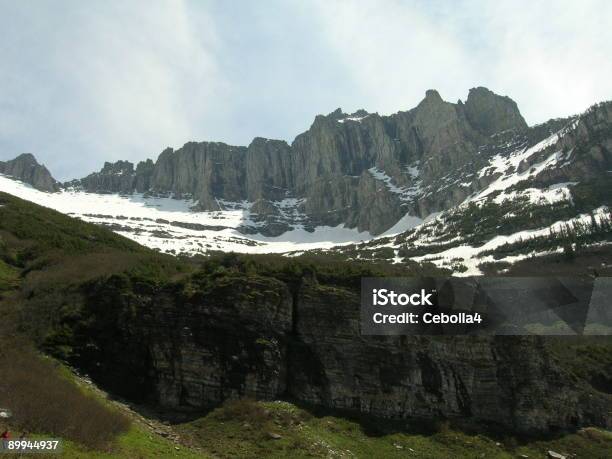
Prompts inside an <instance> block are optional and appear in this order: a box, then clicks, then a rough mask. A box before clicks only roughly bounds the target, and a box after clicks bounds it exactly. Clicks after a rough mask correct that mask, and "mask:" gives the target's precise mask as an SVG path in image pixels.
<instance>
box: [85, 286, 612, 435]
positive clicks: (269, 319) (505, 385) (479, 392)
mask: <svg viewBox="0 0 612 459" xmlns="http://www.w3.org/2000/svg"><path fill="white" fill-rule="evenodd" d="M130 288H131V287H130ZM130 291H131V290H130V289H129V288H128V289H127V290H122V288H118V287H117V285H116V282H115V281H112V279H111V281H109V283H107V284H103V285H100V286H99V287H98V288H97V289H96V290H94V291H93V292H92V293H91V295H92V296H91V298H90V306H89V307H90V308H92V309H93V310H94V311H95V315H96V322H97V323H98V324H100V323H101V320H102V321H106V326H108V327H110V329H112V330H114V332H113V333H112V334H109V333H104V332H100V329H98V328H96V329H94V330H84V331H83V336H86V337H87V338H86V339H87V340H88V341H87V342H84V343H83V346H82V349H81V351H80V352H82V353H81V354H80V355H81V360H82V362H83V363H84V364H86V365H88V366H89V368H87V369H88V370H89V371H91V372H92V375H94V376H96V377H98V378H99V379H100V380H102V381H103V382H106V383H107V384H109V385H110V386H114V387H115V388H116V389H117V390H118V391H120V392H123V393H124V394H126V395H128V396H133V397H140V398H144V399H147V400H149V401H153V402H155V403H157V404H159V405H161V406H164V407H166V408H171V409H176V410H201V409H204V408H206V407H209V406H211V405H214V404H217V403H219V402H221V401H223V400H225V399H227V398H235V397H254V398H258V399H266V400H268V399H276V398H279V397H290V398H292V399H295V400H298V401H302V402H307V403H312V404H315V405H320V406H325V407H328V408H337V409H347V410H351V411H356V412H361V413H364V414H370V415H375V416H379V417H383V418H395V419H400V418H409V417H412V418H414V417H416V418H425V419H440V418H464V419H467V420H471V421H473V422H476V423H481V422H482V423H487V424H489V425H497V426H500V427H503V428H505V429H509V430H513V431H519V432H524V433H531V434H533V433H536V432H549V431H554V430H558V429H573V428H576V427H579V426H582V425H599V426H604V427H608V428H609V427H610V426H611V424H610V423H611V422H612V420H611V419H610V417H609V415H608V414H607V413H608V412H609V410H610V409H611V408H612V399H611V398H610V396H609V395H607V394H603V393H600V392H596V391H594V390H593V389H587V388H586V387H585V386H581V385H580V383H577V382H576V381H575V380H574V379H572V377H571V376H570V374H569V373H567V372H565V371H563V370H562V369H561V368H560V367H559V366H557V364H556V363H555V361H554V360H553V359H552V358H551V357H550V355H549V354H548V352H547V350H546V348H545V347H544V345H543V341H542V340H540V339H538V338H534V337H531V338H529V337H497V338H483V337H445V338H437V339H431V338H427V337H372V336H361V335H360V330H359V295H358V293H356V292H355V291H353V290H351V289H347V288H342V287H338V286H332V285H323V284H320V283H319V282H317V280H316V279H315V278H314V277H311V278H306V279H305V280H303V281H302V282H301V284H300V285H295V284H286V283H284V282H281V281H279V280H276V279H271V278H262V277H240V276H238V277H224V278H220V279H217V281H215V283H214V285H207V286H205V287H204V288H203V290H198V291H197V292H194V293H185V291H183V293H179V294H177V290H176V289H175V288H174V289H173V288H165V289H161V290H157V291H148V292H147V291H145V290H141V291H138V287H137V288H136V291H135V292H134V291H131V293H126V292H130ZM91 302H93V303H95V304H96V306H95V307H94V306H93V305H92V303H91Z"/></svg>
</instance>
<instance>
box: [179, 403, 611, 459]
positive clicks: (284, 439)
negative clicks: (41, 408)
mask: <svg viewBox="0 0 612 459" xmlns="http://www.w3.org/2000/svg"><path fill="white" fill-rule="evenodd" d="M176 429H177V430H178V431H179V432H180V434H181V436H182V437H183V438H184V439H185V440H186V441H187V442H189V443H190V444H192V445H194V446H198V447H200V448H202V449H203V450H204V451H205V452H206V453H209V454H211V455H212V456H214V457H219V458H256V457H257V458H259V457H261V458H279V459H280V458H285V457H292V458H293V457H295V458H306V457H321V458H324V457H358V458H369V457H376V458H378V457H381V458H382V457H385V458H393V457H397V458H400V457H401V458H403V457H418V458H440V457H454V458H474V457H495V458H516V457H520V455H521V454H522V455H526V456H528V457H533V458H537V457H545V454H546V452H547V451H548V450H553V451H557V452H560V453H563V454H566V455H568V456H569V455H570V454H572V455H577V456H578V457H592V458H604V457H607V453H608V452H609V451H610V448H612V434H610V433H606V432H603V431H600V430H597V429H583V430H581V431H579V432H578V433H576V434H569V435H564V436H561V437H557V438H554V439H548V440H533V439H517V438H515V437H509V436H506V437H503V436H502V437H499V438H498V437H491V436H487V435H481V434H476V433H470V432H469V431H464V430H462V429H460V428H459V427H458V426H454V425H452V424H451V423H449V422H441V423H428V422H414V421H413V422H409V421H403V422H401V421H384V420H380V419H364V418H357V417H352V416H350V415H343V416H342V417H339V416H338V415H337V414H336V415H335V414H334V413H330V412H324V411H320V410H316V409H304V408H299V407H297V406H295V405H293V404H291V403H288V402H255V401H252V400H240V401H228V402H226V403H225V404H224V405H223V406H221V407H219V408H217V409H216V410H214V411H212V412H211V413H209V414H208V415H207V416H205V417H202V418H200V419H197V420H195V421H192V422H190V423H186V424H180V425H177V426H176ZM483 455H484V456H483Z"/></svg>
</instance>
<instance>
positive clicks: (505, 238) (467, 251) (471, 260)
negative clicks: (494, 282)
mask: <svg viewBox="0 0 612 459" xmlns="http://www.w3.org/2000/svg"><path fill="white" fill-rule="evenodd" d="M609 213H610V209H608V208H607V207H606V206H601V207H599V208H597V209H595V210H594V211H593V216H594V218H595V219H596V220H597V221H600V220H601V218H602V217H604V216H606V215H609ZM590 220H591V214H581V215H579V216H577V217H575V218H571V219H569V220H559V221H557V222H555V223H553V224H551V225H549V226H546V227H544V228H539V229H535V230H525V231H518V232H516V233H513V234H510V235H498V236H495V237H494V238H492V239H490V240H489V241H487V242H485V243H484V244H483V245H481V246H480V247H472V246H470V245H461V246H458V247H453V248H450V249H448V250H445V251H443V252H438V253H435V254H431V255H422V256H419V257H415V258H413V260H414V261H429V262H431V263H434V264H435V265H437V266H441V267H442V266H445V265H448V263H449V262H450V261H451V260H453V259H461V261H460V262H461V263H463V264H464V265H465V266H466V267H467V268H468V270H467V271H466V272H464V273H455V275H457V276H459V275H461V276H478V275H481V274H482V273H481V271H480V270H479V269H478V265H479V264H481V263H485V262H490V261H494V258H493V256H492V255H488V256H486V257H482V258H479V254H480V253H482V252H485V251H488V250H494V249H496V248H498V247H500V246H502V245H504V244H510V243H513V242H517V241H519V240H527V239H530V238H533V237H538V236H546V235H548V234H550V232H551V231H555V232H558V231H560V230H561V229H562V228H563V227H565V226H566V225H568V224H570V225H571V224H575V223H588V222H590ZM548 253H550V252H548ZM529 255H533V254H528V255H517V256H514V257H506V258H504V259H503V261H508V262H515V261H519V260H521V259H524V258H527V257H528V256H529ZM497 261H499V260H497Z"/></svg>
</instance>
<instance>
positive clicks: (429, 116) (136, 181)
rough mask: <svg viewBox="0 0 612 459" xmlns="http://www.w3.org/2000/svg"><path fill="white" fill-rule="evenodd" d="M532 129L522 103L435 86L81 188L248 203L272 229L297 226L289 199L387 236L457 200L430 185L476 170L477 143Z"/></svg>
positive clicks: (316, 214)
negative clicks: (385, 112)
mask: <svg viewBox="0 0 612 459" xmlns="http://www.w3.org/2000/svg"><path fill="white" fill-rule="evenodd" d="M526 129H527V127H526V124H525V121H524V120H523V118H522V116H521V115H520V113H519V111H518V108H517V107H516V104H515V103H514V102H513V101H512V100H511V99H509V98H507V97H502V96H498V95H496V94H494V93H492V92H491V91H489V90H487V89H485V88H477V89H473V90H471V91H470V95H469V96H468V99H467V101H466V103H465V104H463V103H461V102H460V103H458V104H452V103H448V102H445V101H443V100H442V98H441V97H440V95H439V94H438V93H437V92H436V91H434V90H430V91H427V94H426V97H425V99H424V100H423V101H422V102H421V103H420V104H419V105H418V106H417V107H416V108H414V109H412V110H410V111H407V112H399V113H397V114H394V115H390V116H380V115H378V114H376V113H373V114H370V113H367V112H366V111H364V110H359V111H357V112H355V113H353V114H350V115H347V114H345V113H342V111H341V110H340V109H338V110H336V111H334V112H332V113H330V114H329V115H327V116H323V115H319V116H317V117H316V118H315V120H314V122H313V124H312V126H311V127H310V129H309V130H308V131H306V132H304V133H303V134H300V135H298V136H297V137H296V139H295V140H294V142H293V143H292V144H291V145H288V144H287V143H286V142H283V141H278V140H268V139H262V138H256V139H255V140H253V142H252V143H251V144H250V145H249V146H248V147H236V146H230V145H226V144H223V143H218V142H201V143H194V142H190V143H187V144H185V145H184V146H183V147H182V148H180V149H178V150H176V151H174V150H172V149H166V150H164V151H163V152H162V153H161V155H160V156H159V158H158V159H157V161H156V162H155V163H153V162H152V161H147V162H143V163H140V164H138V165H137V166H136V168H134V167H133V166H132V165H128V164H126V163H125V162H124V161H121V162H119V163H116V164H115V165H109V164H106V165H105V167H104V168H103V169H102V170H101V171H100V172H98V173H95V174H91V175H90V176H88V177H86V178H85V179H82V180H81V181H76V182H73V183H72V185H76V186H78V187H81V188H83V189H85V190H87V191H95V192H120V193H125V192H126V191H130V190H131V191H132V192H149V193H154V194H159V195H173V196H174V197H179V198H183V197H188V198H193V199H194V200H195V201H197V208H198V209H200V210H218V209H220V208H221V209H223V208H225V207H226V206H227V205H235V204H236V203H243V202H248V203H250V204H251V205H254V206H255V209H256V210H257V212H256V215H255V217H254V220H256V221H257V220H258V219H259V220H260V221H266V222H267V221H273V222H275V223H276V224H277V228H276V230H270V228H268V230H269V231H268V232H272V233H277V232H283V231H284V230H286V229H287V228H288V227H289V226H290V225H291V224H295V223H296V220H295V218H285V221H284V222H282V223H279V222H278V220H279V219H278V218H277V217H275V215H278V214H280V213H283V212H282V209H284V208H286V207H287V205H288V204H287V202H288V201H286V200H287V199H289V200H291V201H290V202H291V206H292V212H291V214H292V215H294V216H295V215H298V216H299V218H298V219H299V222H300V223H305V224H306V226H307V227H308V226H310V227H312V226H317V225H332V226H336V225H339V224H345V225H346V226H348V227H356V228H357V229H359V230H360V231H364V230H367V231H370V232H371V233H373V234H379V233H381V232H383V231H385V230H386V229H388V228H389V227H391V226H392V225H393V224H394V223H396V222H397V221H398V220H399V219H400V218H401V217H402V216H403V215H405V214H406V213H407V212H411V213H412V214H414V215H417V216H422V217H424V216H426V215H427V214H428V213H430V212H433V211H439V210H443V209H446V208H448V207H449V206H451V205H454V204H457V202H458V200H460V199H462V197H464V196H463V195H462V194H461V193H459V194H452V193H451V194H448V195H445V196H444V197H443V198H441V197H439V199H431V198H428V197H424V196H423V195H424V193H421V191H422V189H424V187H427V186H429V185H433V184H434V183H437V182H438V181H439V180H440V179H441V178H442V177H443V176H445V175H448V174H449V172H452V171H455V170H457V169H459V168H461V169H465V170H466V173H467V172H470V171H472V172H473V171H474V170H476V168H477V166H478V165H479V161H480V158H479V157H478V156H477V155H476V152H477V150H478V147H479V146H480V145H483V144H486V143H487V142H489V140H488V139H489V136H490V134H491V133H493V132H498V131H502V130H509V131H512V132H515V133H521V132H523V131H525V130H526ZM117 170H119V171H122V172H121V175H120V178H118V174H117ZM421 201H424V202H421ZM285 214H286V213H285ZM263 231H264V232H266V227H264V229H263Z"/></svg>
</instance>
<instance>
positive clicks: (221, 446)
mask: <svg viewBox="0 0 612 459" xmlns="http://www.w3.org/2000/svg"><path fill="white" fill-rule="evenodd" d="M0 204H1V205H2V207H0V260H2V261H0V290H1V289H7V288H12V287H14V286H15V284H16V282H17V281H18V280H19V282H20V284H21V287H22V292H26V293H27V294H28V295H32V294H33V297H34V298H36V297H37V295H39V294H41V296H42V297H43V298H44V299H45V301H49V298H50V296H49V292H57V291H61V292H62V294H64V291H66V290H69V289H68V286H70V285H80V284H82V283H83V282H86V281H87V280H90V279H93V278H96V277H100V276H106V275H108V274H111V273H115V272H120V271H126V270H130V271H132V272H137V273H139V274H141V275H146V276H147V278H149V279H160V281H168V280H169V279H172V278H175V277H177V276H179V277H181V276H183V275H184V274H185V273H190V272H193V265H187V264H185V263H183V262H181V261H180V260H177V259H175V258H173V257H169V256H164V255H159V254H156V253H154V252H152V251H151V250H148V249H146V248H143V247H141V246H139V245H137V244H135V243H133V242H131V241H129V240H127V239H125V238H123V237H120V236H118V235H115V234H114V233H112V232H110V231H108V230H106V229H103V228H100V227H96V226H94V225H90V224H87V223H83V222H81V221H79V220H76V219H72V218H70V217H67V216H64V215H61V214H59V213H57V212H54V211H52V210H49V209H45V208H43V207H40V206H36V205H34V204H31V203H27V202H25V201H22V200H20V199H18V198H15V197H12V196H9V195H5V194H2V193H0ZM225 257H226V259H225V260H224V261H223V263H222V264H223V266H225V267H226V268H227V266H228V264H231V263H232V261H231V260H229V261H228V259H227V256H225ZM206 263H207V265H206V266H213V267H214V265H215V263H216V262H215V261H214V260H213V261H212V262H210V261H209V262H206ZM236 263H237V264H238V265H239V266H240V269H244V270H246V271H248V270H249V269H251V270H253V271H254V272H256V273H257V274H259V275H262V274H263V275H271V276H273V277H280V278H282V279H283V280H287V281H291V280H292V279H295V278H297V277H300V276H301V275H302V272H301V271H300V270H303V268H304V267H303V266H301V267H299V266H298V267H296V266H294V265H292V264H291V263H293V261H292V260H290V261H287V259H280V258H279V257H270V256H261V257H246V259H239V260H237V261H236ZM275 263H276V264H278V266H276V265H275ZM305 263H306V264H309V263H312V264H313V265H315V264H316V265H317V266H316V269H317V271H318V275H319V276H320V277H322V278H323V279H326V280H327V281H329V282H331V283H332V284H338V285H344V284H347V286H348V285H352V284H353V283H354V282H353V281H354V280H355V279H358V278H359V277H360V276H361V275H367V274H369V272H368V271H367V269H365V270H364V266H365V264H363V265H362V264H358V263H350V264H345V263H341V262H339V261H335V260H332V261H331V262H329V263H327V264H325V263H323V264H320V260H318V259H317V258H316V257H314V258H312V259H307V260H305ZM263 266H267V268H266V269H267V270H268V271H269V272H267V271H262V270H263V269H264V268H263ZM294 267H296V269H297V271H296V272H293V271H292V269H293V268H294ZM381 269H383V268H381ZM385 269H386V268H385ZM393 270H394V272H393V273H394V274H396V275H402V274H403V275H406V274H407V272H400V271H399V268H398V267H394V268H393ZM205 277H206V276H205ZM285 277H286V279H285ZM0 296H1V295H0ZM0 307H3V304H2V303H1V302H0ZM577 352H578V351H577ZM597 352H599V350H597ZM607 355H609V354H608V353H606V352H604V357H605V356H607ZM605 359H606V362H607V361H608V360H607V357H605ZM604 364H605V362H604ZM604 364H602V363H601V362H600V361H594V363H593V365H591V366H592V367H593V368H592V371H590V370H589V372H588V374H584V375H582V374H581V375H579V376H581V377H585V378H590V377H591V376H592V375H593V374H594V372H596V371H597V370H598V369H599V366H600V365H604ZM581 368H582V367H580V368H577V369H576V371H581ZM589 368H590V367H589ZM605 377H606V378H607V373H606V374H605ZM87 390H89V389H87V388H86V389H85V391H87ZM104 403H109V404H110V402H104ZM372 422H373V423H371V424H364V423H363V421H358V420H351V419H347V418H341V417H336V416H330V415H313V414H309V413H308V412H307V411H306V410H303V409H300V408H297V407H295V406H293V405H290V404H286V403H254V406H251V407H250V408H247V409H246V410H245V409H244V408H241V407H240V405H238V406H237V407H232V404H231V403H230V404H226V405H225V406H224V407H221V408H219V409H217V410H215V411H213V412H211V413H209V414H208V415H206V416H204V417H202V418H200V419H197V420H195V421H192V422H190V423H186V424H181V425H177V426H175V427H174V429H175V431H178V432H179V434H180V435H181V437H183V438H184V439H185V441H186V442H188V444H190V445H191V446H192V448H189V447H185V446H181V447H180V449H179V450H176V449H175V444H174V443H173V442H171V441H169V440H168V439H166V438H164V437H161V436H159V435H156V434H154V433H152V432H151V431H150V430H149V429H147V428H146V427H144V426H143V425H141V424H139V423H137V422H134V423H133V424H132V426H131V428H130V429H129V431H128V432H127V433H124V434H121V435H120V437H119V438H117V439H116V441H115V442H114V443H113V444H112V445H111V446H110V449H109V450H108V451H91V450H87V449H85V447H84V446H82V445H79V444H77V443H74V442H67V443H66V448H65V454H64V457H75V458H76V457H101V458H102V457H118V458H123V457H130V458H132V457H135V458H138V457H206V455H211V456H213V457H215V456H216V457H287V456H288V455H291V457H329V456H330V455H332V456H339V457H342V456H350V455H353V456H357V457H368V456H370V457H394V456H395V457H406V456H408V455H410V457H412V456H414V457H481V455H482V454H485V457H516V456H517V455H518V454H525V455H527V456H529V457H543V455H544V454H545V451H546V450H547V449H552V450H555V451H558V452H564V453H572V454H578V455H579V456H580V457H595V458H597V457H606V452H607V451H609V450H611V449H612V440H611V439H610V435H609V434H606V433H602V432H600V431H597V430H594V429H587V430H583V431H581V432H579V433H577V434H572V435H566V436H564V437H562V438H559V439H556V440H550V441H530V442H527V443H525V444H520V443H519V442H518V441H517V440H516V439H512V438H510V439H505V440H498V439H492V438H489V437H487V436H484V435H473V434H467V433H463V432H460V431H458V430H456V429H453V428H450V427H448V426H444V425H442V426H441V427H440V428H438V429H437V431H436V432H435V433H428V434H424V433H420V432H419V431H417V430H415V429H414V428H413V426H406V425H405V426H404V427H403V428H402V430H398V429H397V425H391V424H385V423H381V422H378V421H372ZM270 433H278V434H279V435H281V438H280V439H273V438H270ZM498 443H499V444H498ZM196 448H197V449H196ZM410 448H412V450H414V451H411V450H410Z"/></svg>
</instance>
